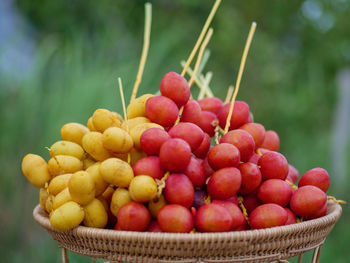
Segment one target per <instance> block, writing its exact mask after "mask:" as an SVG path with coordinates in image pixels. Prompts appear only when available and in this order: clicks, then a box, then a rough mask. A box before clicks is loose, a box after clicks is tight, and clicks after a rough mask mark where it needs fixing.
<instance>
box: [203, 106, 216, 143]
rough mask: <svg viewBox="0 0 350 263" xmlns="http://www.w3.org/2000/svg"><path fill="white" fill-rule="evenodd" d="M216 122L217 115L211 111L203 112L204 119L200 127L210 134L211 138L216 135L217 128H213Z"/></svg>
mask: <svg viewBox="0 0 350 263" xmlns="http://www.w3.org/2000/svg"><path fill="white" fill-rule="evenodd" d="M215 120H216V115H215V114H214V113H212V112H210V111H202V119H201V122H200V124H199V127H200V128H201V129H202V130H203V131H204V132H206V133H207V134H209V136H210V137H213V136H214V135H215V127H214V126H213V121H215Z"/></svg>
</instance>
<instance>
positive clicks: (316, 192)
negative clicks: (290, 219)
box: [290, 185, 327, 217]
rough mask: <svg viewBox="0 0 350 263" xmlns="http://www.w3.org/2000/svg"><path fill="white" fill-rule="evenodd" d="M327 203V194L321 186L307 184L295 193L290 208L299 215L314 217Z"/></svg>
mask: <svg viewBox="0 0 350 263" xmlns="http://www.w3.org/2000/svg"><path fill="white" fill-rule="evenodd" d="M326 203H327V196H326V194H325V193H324V192H323V191H322V190H321V189H320V188H318V187H316V186H313V185H306V186H303V187H300V188H298V189H297V190H296V191H295V192H294V193H293V195H292V198H291V199H290V208H291V209H292V211H293V212H294V214H296V215H298V216H302V217H313V216H315V215H316V214H317V213H318V212H319V211H320V210H321V209H322V208H323V206H324V205H325V204H326Z"/></svg>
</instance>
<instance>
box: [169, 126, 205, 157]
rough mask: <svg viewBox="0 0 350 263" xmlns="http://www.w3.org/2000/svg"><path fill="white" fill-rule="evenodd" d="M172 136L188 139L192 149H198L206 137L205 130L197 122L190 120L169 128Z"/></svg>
mask: <svg viewBox="0 0 350 263" xmlns="http://www.w3.org/2000/svg"><path fill="white" fill-rule="evenodd" d="M168 133H169V135H170V137H172V138H180V139H183V140H184V141H186V142H187V143H188V144H189V145H190V147H191V150H192V151H194V150H196V149H197V148H198V147H199V146H200V145H201V143H202V141H203V139H204V132H203V131H202V129H201V128H199V127H198V126H197V125H196V124H193V123H190V122H180V123H179V124H177V125H175V126H174V127H172V128H171V129H170V130H169V132H168Z"/></svg>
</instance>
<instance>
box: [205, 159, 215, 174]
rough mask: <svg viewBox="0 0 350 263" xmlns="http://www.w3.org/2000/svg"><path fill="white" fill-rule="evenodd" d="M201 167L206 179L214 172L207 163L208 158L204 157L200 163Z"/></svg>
mask: <svg viewBox="0 0 350 263" xmlns="http://www.w3.org/2000/svg"><path fill="white" fill-rule="evenodd" d="M202 166H203V169H204V174H205V176H206V177H207V178H208V177H209V176H211V175H212V174H213V173H214V172H215V171H214V170H213V168H211V166H210V164H209V162H208V157H206V158H205V159H204V160H203V162H202Z"/></svg>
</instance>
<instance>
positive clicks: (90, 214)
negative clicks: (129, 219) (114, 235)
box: [83, 198, 108, 228]
mask: <svg viewBox="0 0 350 263" xmlns="http://www.w3.org/2000/svg"><path fill="white" fill-rule="evenodd" d="M83 208H84V212H85V217H84V225H85V226H87V227H96V228H104V227H105V226H106V225H107V222H108V215H107V212H106V209H105V208H104V206H103V204H102V202H101V201H100V200H98V199H96V198H95V199H93V200H92V201H91V202H90V203H89V204H87V205H86V206H84V207H83Z"/></svg>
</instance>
